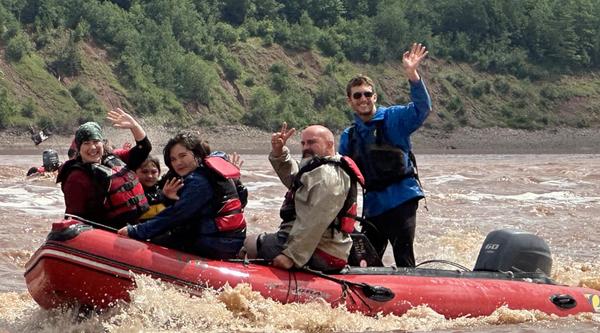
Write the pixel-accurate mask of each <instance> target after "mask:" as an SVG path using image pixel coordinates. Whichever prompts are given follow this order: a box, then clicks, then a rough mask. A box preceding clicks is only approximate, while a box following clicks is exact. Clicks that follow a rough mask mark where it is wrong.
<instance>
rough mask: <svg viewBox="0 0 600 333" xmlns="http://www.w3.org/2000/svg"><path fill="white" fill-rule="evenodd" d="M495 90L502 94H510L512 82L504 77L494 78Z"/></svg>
mask: <svg viewBox="0 0 600 333" xmlns="http://www.w3.org/2000/svg"><path fill="white" fill-rule="evenodd" d="M493 86H494V90H496V91H497V92H499V93H501V94H504V95H506V94H508V93H509V92H510V84H509V83H508V81H506V80H505V79H504V78H501V77H498V78H496V79H494V83H493Z"/></svg>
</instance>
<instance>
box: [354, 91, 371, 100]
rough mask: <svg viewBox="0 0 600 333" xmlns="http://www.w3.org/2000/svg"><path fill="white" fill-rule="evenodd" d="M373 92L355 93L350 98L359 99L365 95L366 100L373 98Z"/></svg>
mask: <svg viewBox="0 0 600 333" xmlns="http://www.w3.org/2000/svg"><path fill="white" fill-rule="evenodd" d="M373 94H374V92H372V91H365V92H360V91H359V92H355V93H354V94H352V98H354V99H360V98H361V97H362V96H363V95H365V97H366V98H371V97H373Z"/></svg>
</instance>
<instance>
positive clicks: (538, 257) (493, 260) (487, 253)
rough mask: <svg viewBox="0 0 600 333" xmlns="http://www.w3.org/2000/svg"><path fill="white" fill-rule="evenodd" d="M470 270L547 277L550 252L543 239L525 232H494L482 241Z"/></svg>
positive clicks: (549, 268)
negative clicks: (540, 274) (533, 274)
mask: <svg viewBox="0 0 600 333" xmlns="http://www.w3.org/2000/svg"><path fill="white" fill-rule="evenodd" d="M473 270H474V271H493V272H507V271H512V272H515V273H517V272H518V273H544V274H546V276H550V272H551V271H552V257H551V255H550V248H549V247H548V244H546V242H545V241H544V240H543V239H541V238H540V237H538V236H536V235H534V234H531V233H528V232H524V231H518V230H508V229H504V230H495V231H492V232H490V233H489V234H488V235H487V237H486V238H485V241H484V242H483V245H482V246H481V250H480V251H479V256H478V257H477V262H476V263H475V268H473Z"/></svg>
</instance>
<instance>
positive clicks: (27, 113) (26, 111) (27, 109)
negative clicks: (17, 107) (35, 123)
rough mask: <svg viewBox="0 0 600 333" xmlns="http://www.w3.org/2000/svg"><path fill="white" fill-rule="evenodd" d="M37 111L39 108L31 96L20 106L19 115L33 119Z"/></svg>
mask: <svg viewBox="0 0 600 333" xmlns="http://www.w3.org/2000/svg"><path fill="white" fill-rule="evenodd" d="M38 112H39V108H38V106H37V105H36V104H35V103H34V102H33V99H31V98H28V99H27V100H26V101H25V103H23V105H22V106H21V115H22V116H23V117H25V118H30V119H33V118H34V117H35V115H36V114H37V113H38Z"/></svg>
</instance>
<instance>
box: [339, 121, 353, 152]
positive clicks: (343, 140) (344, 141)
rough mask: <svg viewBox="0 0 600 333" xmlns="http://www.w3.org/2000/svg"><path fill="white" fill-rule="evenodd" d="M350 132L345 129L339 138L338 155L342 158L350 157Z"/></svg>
mask: <svg viewBox="0 0 600 333" xmlns="http://www.w3.org/2000/svg"><path fill="white" fill-rule="evenodd" d="M349 131H350V128H349V127H348V128H346V129H345V130H344V132H343V133H342V135H341V136H340V145H339V147H338V152H339V153H340V155H343V156H350V154H351V153H352V152H351V151H350V141H349V140H350V135H349V134H348V133H349Z"/></svg>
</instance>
